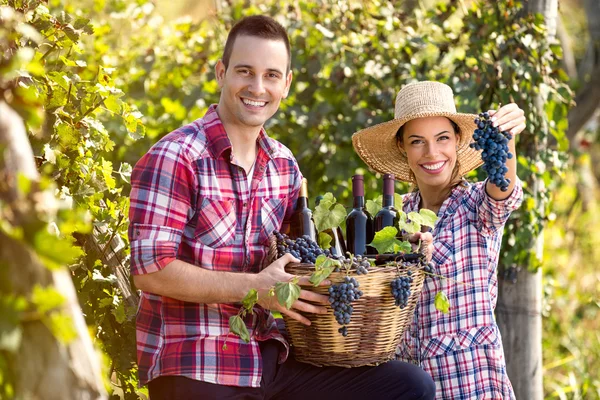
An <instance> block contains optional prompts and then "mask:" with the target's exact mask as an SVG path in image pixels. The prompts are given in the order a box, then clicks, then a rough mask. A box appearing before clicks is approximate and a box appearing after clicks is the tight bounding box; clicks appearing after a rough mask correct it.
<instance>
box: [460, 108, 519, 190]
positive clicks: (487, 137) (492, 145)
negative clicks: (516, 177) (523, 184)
mask: <svg viewBox="0 0 600 400" xmlns="http://www.w3.org/2000/svg"><path fill="white" fill-rule="evenodd" d="M475 124H476V125H477V129H475V132H474V133H473V140H474V142H473V143H471V144H470V146H471V147H472V148H474V149H475V150H483V151H482V153H481V158H482V159H483V163H484V164H483V167H482V168H483V170H484V171H485V172H487V174H488V176H489V179H490V182H492V183H493V184H494V185H496V186H498V187H499V188H500V190H502V191H503V192H505V191H507V190H508V185H509V184H510V179H507V178H505V177H504V176H505V174H506V172H508V168H507V167H506V160H507V159H509V158H512V157H513V155H512V153H511V152H509V150H508V142H509V141H510V139H511V138H512V135H511V134H510V132H500V129H498V127H495V126H492V121H491V120H490V115H489V114H488V113H487V112H483V113H480V114H479V118H476V119H475Z"/></svg>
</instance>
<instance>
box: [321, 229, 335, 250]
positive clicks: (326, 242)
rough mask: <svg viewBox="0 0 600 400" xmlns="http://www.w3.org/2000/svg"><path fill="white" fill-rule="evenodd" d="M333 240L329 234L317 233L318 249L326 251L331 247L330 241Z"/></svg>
mask: <svg viewBox="0 0 600 400" xmlns="http://www.w3.org/2000/svg"><path fill="white" fill-rule="evenodd" d="M332 240H333V238H332V237H331V235H330V234H329V233H325V232H319V237H318V238H317V241H318V242H319V247H320V248H322V249H328V248H330V247H331V241H332Z"/></svg>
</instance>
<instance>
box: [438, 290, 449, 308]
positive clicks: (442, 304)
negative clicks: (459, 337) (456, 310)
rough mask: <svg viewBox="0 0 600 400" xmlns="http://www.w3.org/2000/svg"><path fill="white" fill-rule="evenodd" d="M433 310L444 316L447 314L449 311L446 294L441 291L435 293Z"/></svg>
mask: <svg viewBox="0 0 600 400" xmlns="http://www.w3.org/2000/svg"><path fill="white" fill-rule="evenodd" d="M435 308H436V309H437V310H438V311H441V312H443V313H444V314H448V311H450V302H449V301H448V297H447V296H446V293H444V292H443V291H442V292H437V294H436V295H435Z"/></svg>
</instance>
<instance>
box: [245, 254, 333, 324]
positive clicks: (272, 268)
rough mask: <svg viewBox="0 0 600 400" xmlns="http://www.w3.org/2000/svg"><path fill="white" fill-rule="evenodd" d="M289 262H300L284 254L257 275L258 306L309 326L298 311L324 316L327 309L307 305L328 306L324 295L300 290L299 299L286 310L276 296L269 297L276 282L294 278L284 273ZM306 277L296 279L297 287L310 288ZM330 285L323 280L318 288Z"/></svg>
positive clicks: (308, 322)
mask: <svg viewBox="0 0 600 400" xmlns="http://www.w3.org/2000/svg"><path fill="white" fill-rule="evenodd" d="M291 262H300V260H298V259H297V258H295V257H294V256H292V255H291V254H285V255H284V256H283V257H281V258H278V259H277V260H275V261H274V262H273V263H271V264H270V265H269V266H268V267H266V268H265V269H263V270H262V271H261V272H260V273H259V274H258V275H257V281H258V286H259V287H258V288H257V290H258V304H259V305H261V306H262V307H264V308H266V309H267V310H275V311H279V312H280V313H282V314H285V315H287V316H289V317H291V318H293V319H295V320H297V321H299V322H301V323H303V324H305V325H310V321H309V320H308V319H307V318H306V317H303V316H302V315H300V314H299V313H298V312H296V311H294V310H298V311H304V312H309V313H315V314H326V313H327V309H326V308H325V307H323V306H319V305H314V304H311V303H308V302H307V301H310V302H312V303H317V304H322V305H327V304H329V298H328V297H327V296H325V295H322V294H318V293H314V292H311V291H309V290H301V291H300V298H299V299H298V300H296V301H295V302H294V304H292V307H291V308H290V309H289V310H288V309H287V308H285V307H284V306H282V305H281V304H279V302H278V301H277V296H269V290H270V288H271V287H273V286H275V284H276V283H277V282H290V281H291V280H292V279H294V278H295V277H296V276H295V275H292V274H288V273H287V272H285V266H286V265H287V264H289V263H291ZM308 280H309V277H308V276H302V277H298V285H300V286H312V284H311V283H310V282H309V281H308ZM328 285H331V282H330V281H328V280H325V281H323V282H321V284H320V285H319V286H328Z"/></svg>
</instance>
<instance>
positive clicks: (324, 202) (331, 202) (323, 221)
mask: <svg viewBox="0 0 600 400" xmlns="http://www.w3.org/2000/svg"><path fill="white" fill-rule="evenodd" d="M313 219H314V221H315V227H316V228H317V231H318V232H322V231H324V230H325V229H335V228H337V227H338V226H340V225H341V223H342V222H344V220H345V219H346V209H345V208H344V206H343V205H341V204H337V203H336V202H335V197H333V194H331V193H325V196H323V199H321V202H320V203H319V205H318V206H316V207H315V209H314V211H313Z"/></svg>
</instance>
